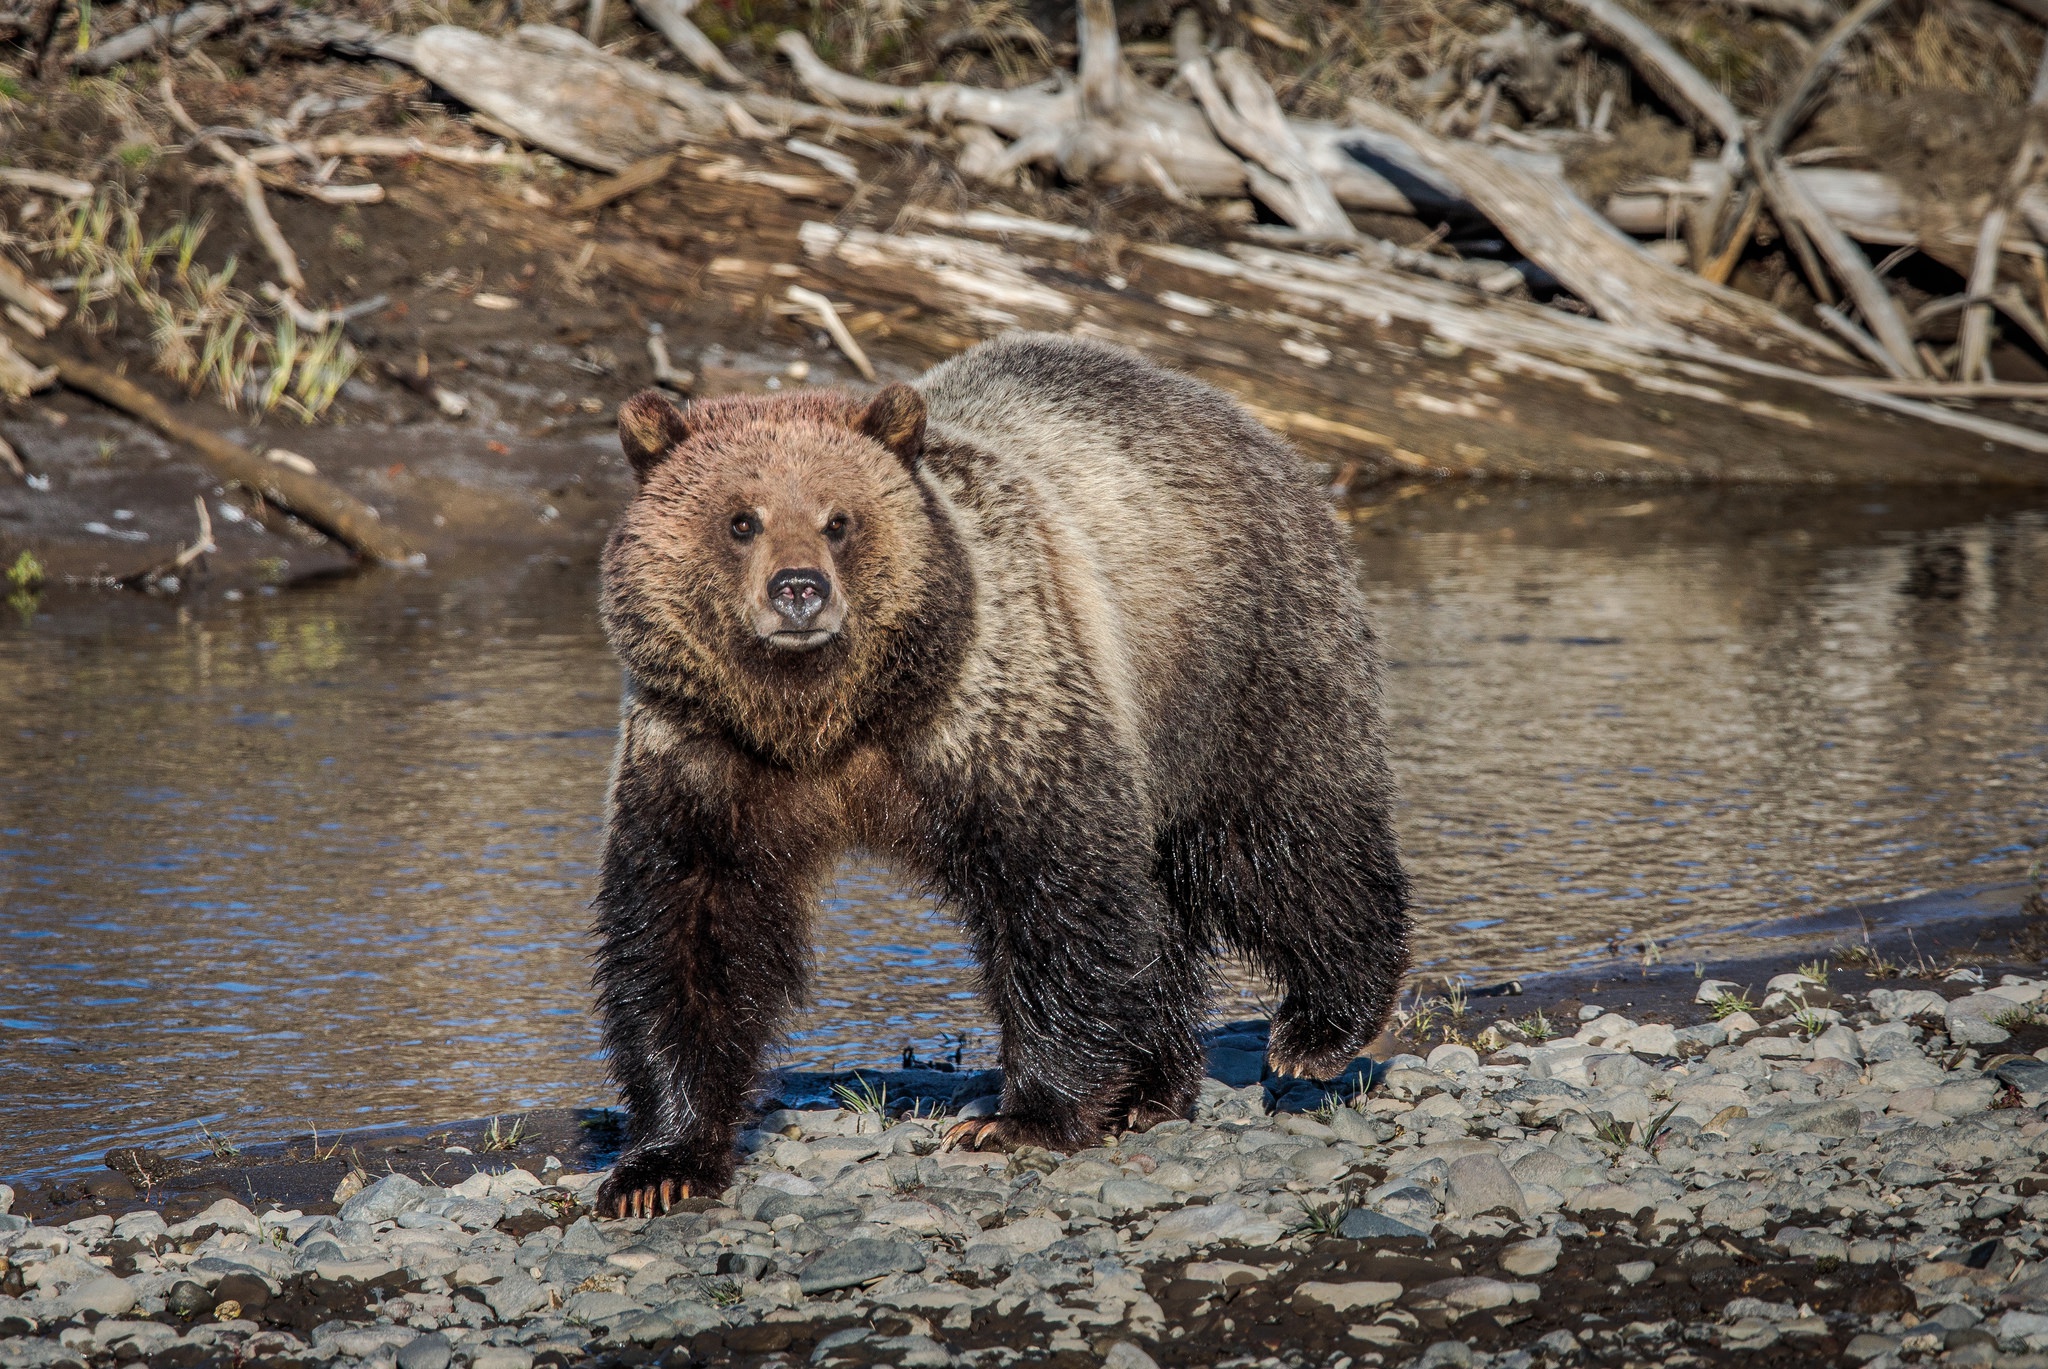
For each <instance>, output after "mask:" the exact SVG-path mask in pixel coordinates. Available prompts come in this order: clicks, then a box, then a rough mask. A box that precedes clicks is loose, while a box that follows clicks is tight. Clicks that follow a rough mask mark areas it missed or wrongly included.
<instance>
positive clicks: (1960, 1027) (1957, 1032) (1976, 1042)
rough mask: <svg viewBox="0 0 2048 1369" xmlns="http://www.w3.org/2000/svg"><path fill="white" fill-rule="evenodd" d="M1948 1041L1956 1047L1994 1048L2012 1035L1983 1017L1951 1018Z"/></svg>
mask: <svg viewBox="0 0 2048 1369" xmlns="http://www.w3.org/2000/svg"><path fill="white" fill-rule="evenodd" d="M1948 1037H1949V1040H1951V1041H1953V1042H1955V1043H1956V1044H1957V1045H1958V1046H1996V1045H2001V1044H2003V1043H2004V1042H2007V1041H2010V1040H2011V1039H2012V1033H2011V1032H2009V1031H2007V1030H2006V1029H2005V1028H2003V1027H2001V1026H1998V1025H1997V1024H1996V1023H1994V1022H1992V1021H1990V1020H1989V1019H1988V1018H1983V1017H1952V1018H1950V1019H1949V1023H1948Z"/></svg>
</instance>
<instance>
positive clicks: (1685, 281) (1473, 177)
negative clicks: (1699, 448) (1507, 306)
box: [1351, 100, 1849, 364]
mask: <svg viewBox="0 0 2048 1369" xmlns="http://www.w3.org/2000/svg"><path fill="white" fill-rule="evenodd" d="M1351 112H1352V114H1353V116H1354V117H1356V118H1357V119H1358V120H1359V122H1361V123H1363V124H1365V125H1366V126H1367V127H1369V128H1374V129H1377V130H1378V131H1380V132H1382V133H1386V134H1389V135H1391V136H1393V137H1397V138H1399V139H1401V141H1402V142H1404V143H1406V144H1407V145H1408V147H1409V148H1411V149H1412V150H1413V151H1414V152H1415V154H1416V155H1417V156H1419V157H1420V158H1421V159H1422V160H1423V161H1425V162H1427V163H1428V164H1429V165H1430V166H1431V167H1432V168H1433V169H1434V170H1436V171H1437V172H1438V174H1440V175H1442V176H1444V177H1445V178H1447V179H1448V180H1450V181H1452V182H1453V183H1454V184H1455V185H1457V187H1458V188H1459V190H1461V191H1462V192H1463V193H1464V194H1465V196H1466V197H1467V198H1469V199H1470V200H1471V201H1472V203H1473V204H1475V205H1476V206H1478V208H1479V209H1480V211H1481V212H1482V213H1484V214H1485V215H1486V217H1487V218H1488V219H1489V220H1491V221H1492V222H1493V223H1494V224H1495V225H1496V226H1497V227H1498V228H1499V229H1500V231H1501V232H1502V233H1503V234H1504V235H1506V237H1507V238H1508V240H1509V241H1510V242H1512V243H1514V244H1515V246H1516V247H1518V248H1520V249H1521V251H1522V254H1523V255H1524V256H1526V257H1527V258H1529V260H1531V261H1533V262H1535V263H1537V264H1538V265H1540V266H1542V267H1543V268H1544V269H1545V270H1547V271H1549V272H1550V273H1551V274H1552V275H1554V276H1556V277H1557V278H1558V280H1560V281H1562V282H1563V283H1564V285H1565V286H1566V288H1568V289H1570V290H1571V291H1572V293H1573V294H1576V295H1577V296H1578V297H1579V298H1581V299H1583V300H1585V301H1586V303H1588V304H1590V305H1591V306H1592V307H1593V310H1594V312H1595V313H1597V314H1599V315H1600V317H1602V318H1604V319H1607V320H1608V321H1609V322H1612V323H1619V324H1623V325H1626V326H1628V327H1632V328H1637V329H1640V330H1642V331H1645V332H1648V333H1654V334H1661V335H1664V336H1667V337H1672V338H1680V337H1687V336H1692V335H1696V334H1704V335H1706V336H1709V337H1712V338H1714V339H1715V340H1716V341H1718V342H1720V343H1722V344H1723V345H1726V346H1732V347H1738V348H1750V347H1758V346H1761V347H1763V348H1766V349H1779V350H1783V349H1787V348H1789V349H1790V350H1791V351H1792V352H1793V353H1794V355H1795V356H1798V357H1800V358H1802V359H1803V360H1805V361H1806V362H1807V363H1808V364H1813V363H1814V362H1816V361H1818V360H1822V359H1825V360H1828V361H1834V362H1841V361H1845V360H1848V359H1849V357H1848V353H1846V352H1844V351H1843V350H1842V349H1841V348H1840V347H1839V346H1837V345H1836V344H1835V343H1833V342H1831V341H1829V340H1828V339H1827V338H1825V337H1822V336H1821V335H1820V334H1818V333H1815V332H1813V331H1812V330H1810V329H1807V328H1803V327H1801V326H1800V325H1798V324H1797V323H1794V322H1793V321H1792V320H1791V319H1789V318H1786V317H1785V316H1784V315H1783V314H1781V313H1779V312H1778V311H1777V310H1776V309H1773V308H1771V306H1770V305H1768V304H1766V303H1764V302H1763V301H1762V300H1757V299H1751V298H1750V297H1749V296H1747V295H1742V294H1737V293H1736V292H1735V291H1733V290H1728V289H1724V288H1723V287H1720V286H1717V285H1712V284H1710V283H1708V282H1705V281H1702V280H1700V279H1699V278H1698V277H1696V276H1692V275H1688V274H1687V273H1686V272H1683V271H1680V270H1679V269H1678V268H1677V267H1675V266H1672V265H1670V264H1669V263H1667V262H1664V261H1661V260H1659V259H1658V258H1656V257H1653V256H1651V255H1650V254H1649V253H1647V252H1645V251H1643V249H1642V248H1641V247H1640V246H1638V245H1637V244H1636V243H1635V242H1633V241H1632V240H1630V239H1629V238H1627V237H1625V236H1624V235H1623V234H1622V233H1621V232H1620V231H1619V230H1618V229H1616V228H1615V227H1614V226H1613V225H1612V224H1610V223H1608V222H1607V221H1606V220H1605V219H1603V218H1601V217H1600V216H1599V215H1598V214H1595V213H1594V212H1593V211H1592V210H1591V209H1590V208H1588V207H1587V205H1586V204H1585V202H1584V201H1582V200H1580V199H1579V198H1578V196H1576V195H1574V194H1573V193H1572V192H1571V190H1570V188H1569V187H1567V186H1566V185H1564V183H1563V182H1562V181H1551V180H1548V179H1545V178H1541V177H1537V176H1533V175H1530V174H1528V173H1526V172H1523V171H1521V170H1519V169H1517V168H1515V167H1513V166H1510V165H1508V164H1507V163H1505V162H1503V161H1500V160H1499V159H1498V158H1496V157H1494V156H1492V155H1491V154H1489V153H1488V152H1486V151H1485V150H1483V149H1481V148H1476V147H1468V146H1464V145H1461V144H1456V143H1452V142H1449V141H1447V140H1445V139H1442V138H1439V137H1437V136H1436V135H1435V134H1433V133H1430V132H1429V131H1427V130H1426V129H1423V128H1422V127H1420V126H1419V125H1416V124H1414V123H1411V122H1410V121H1409V120H1407V119H1405V118H1403V117H1402V116H1401V115H1399V114H1396V113H1395V112H1394V111H1392V110H1390V109H1386V108H1384V107H1383V106H1380V105H1375V104H1372V103H1370V102H1368V101H1364V100H1353V101H1352V102H1351Z"/></svg>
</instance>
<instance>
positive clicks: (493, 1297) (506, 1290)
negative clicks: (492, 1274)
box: [470, 1270, 548, 1369]
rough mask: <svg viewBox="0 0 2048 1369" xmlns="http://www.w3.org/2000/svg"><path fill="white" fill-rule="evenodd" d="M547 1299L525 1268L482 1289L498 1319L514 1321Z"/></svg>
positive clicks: (473, 1366)
mask: <svg viewBox="0 0 2048 1369" xmlns="http://www.w3.org/2000/svg"><path fill="white" fill-rule="evenodd" d="M547 1300H548V1295H547V1290H546V1289H544V1288H542V1287H541V1286H540V1284H539V1283H537V1282H536V1281H535V1280H534V1278H533V1276H532V1275H530V1274H528V1273H527V1272H526V1271H525V1270H515V1271H514V1272H513V1273H511V1274H508V1275H506V1276H505V1277H504V1278H502V1279H500V1280H498V1281H497V1282H496V1283H494V1284H491V1285H490V1286H489V1287H487V1288H485V1289H484V1302H485V1304H486V1305H487V1306H489V1307H490V1309H491V1312H492V1314H493V1315H494V1316H496V1317H497V1319H498V1320H499V1321H516V1320H517V1319H518V1318H520V1317H523V1316H525V1315H526V1314H527V1313H528V1312H531V1311H533V1309H534V1308H536V1307H540V1306H542V1305H543V1304H545V1303H546V1302H547ZM470 1369H476V1366H475V1365H471V1366H470Z"/></svg>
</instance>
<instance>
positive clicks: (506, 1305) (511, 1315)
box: [484, 1270, 548, 1321]
mask: <svg viewBox="0 0 2048 1369" xmlns="http://www.w3.org/2000/svg"><path fill="white" fill-rule="evenodd" d="M547 1300H548V1295H547V1290H546V1289H544V1288H542V1287H541V1286H540V1285H539V1284H538V1283H536V1282H535V1281H534V1279H533V1276H532V1275H530V1274H528V1273H526V1272H525V1271H524V1270H520V1271H518V1272H516V1273H512V1274H508V1275H506V1276H505V1277H504V1278H502V1279H500V1280H498V1281H497V1282H496V1283H494V1284H492V1285H490V1286H489V1287H487V1288H486V1289H484V1302H485V1304H486V1305H487V1306H489V1308H490V1309H491V1312H492V1313H493V1314H494V1315H495V1316H496V1317H497V1318H498V1320H499V1321H513V1320H515V1319H517V1318H519V1317H523V1316H525V1315H526V1314H527V1313H528V1312H531V1311H532V1310H533V1309H534V1308H536V1307H540V1306H542V1305H543V1304H545V1303H546V1302H547Z"/></svg>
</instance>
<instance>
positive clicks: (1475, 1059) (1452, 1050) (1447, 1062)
mask: <svg viewBox="0 0 2048 1369" xmlns="http://www.w3.org/2000/svg"><path fill="white" fill-rule="evenodd" d="M2008 1006H2010V1005H2008ZM1427 1063H1428V1065H1429V1067H1430V1068H1431V1069H1433V1070H1436V1071H1437V1072H1438V1073H1440V1074H1470V1073H1471V1072H1472V1071H1473V1070H1476V1069H1478V1068H1479V1052H1478V1051H1475V1050H1473V1049H1472V1048H1471V1047H1470V1046H1458V1045H1451V1044H1448V1043H1447V1044H1445V1045H1441V1046H1438V1047H1437V1048H1436V1049H1435V1050H1433V1051H1431V1052H1430V1053H1429V1057H1428V1062H1427Z"/></svg>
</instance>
